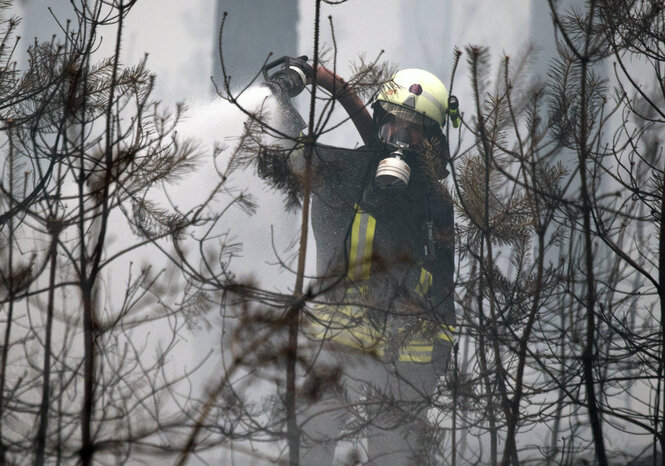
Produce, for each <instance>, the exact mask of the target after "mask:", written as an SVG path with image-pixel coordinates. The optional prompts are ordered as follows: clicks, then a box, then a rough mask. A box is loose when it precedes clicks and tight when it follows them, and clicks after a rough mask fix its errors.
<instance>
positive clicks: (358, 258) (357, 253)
mask: <svg viewBox="0 0 665 466" xmlns="http://www.w3.org/2000/svg"><path fill="white" fill-rule="evenodd" d="M375 230H376V219H375V218H374V217H372V216H371V215H370V214H368V213H367V212H363V211H362V210H361V209H360V208H359V207H358V206H357V205H356V215H355V217H354V218H353V225H352V226H351V250H350V251H349V274H348V275H349V278H350V279H352V280H366V279H368V278H369V275H370V267H371V265H372V244H373V243H374V232H375Z"/></svg>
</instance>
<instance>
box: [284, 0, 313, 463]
mask: <svg viewBox="0 0 665 466" xmlns="http://www.w3.org/2000/svg"><path fill="white" fill-rule="evenodd" d="M320 18H321V0H317V1H316V9H315V13H314V60H313V68H314V70H316V69H317V68H318V65H319V29H320ZM312 79H313V81H312V86H311V87H312V93H311V99H310V108H309V133H308V135H307V138H306V140H305V179H304V186H303V206H302V217H301V222H300V244H299V246H300V247H299V250H298V270H297V274H296V284H295V289H294V295H295V298H296V303H295V304H294V305H293V306H292V307H291V308H290V309H289V311H288V314H287V325H288V329H289V330H288V335H289V340H288V346H287V351H286V430H287V439H288V445H289V462H290V464H291V465H292V466H297V465H298V464H300V428H299V427H298V420H297V416H296V363H297V359H298V332H299V324H300V314H301V312H300V311H301V310H302V306H303V305H304V300H303V285H304V278H305V259H306V256H307V235H308V225H309V204H310V191H311V178H312V154H313V152H314V144H315V142H316V139H315V135H314V134H313V133H312V131H314V125H315V119H314V111H315V106H316V73H314V76H313V77H312Z"/></svg>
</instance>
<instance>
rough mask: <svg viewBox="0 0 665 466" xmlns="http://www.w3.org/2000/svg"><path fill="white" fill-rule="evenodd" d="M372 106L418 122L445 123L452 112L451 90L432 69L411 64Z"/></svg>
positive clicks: (441, 124) (392, 80) (394, 77)
mask: <svg viewBox="0 0 665 466" xmlns="http://www.w3.org/2000/svg"><path fill="white" fill-rule="evenodd" d="M372 106H373V107H374V108H375V110H376V106H379V107H380V108H381V109H383V110H384V111H385V112H387V113H390V114H393V115H396V116H398V117H400V118H402V119H406V120H410V121H413V122H414V123H421V124H422V123H424V124H426V125H428V124H432V125H434V124H437V125H438V126H439V127H442V126H443V125H444V123H445V122H446V115H447V113H448V91H447V90H446V86H444V85H443V83H442V82H441V80H440V79H439V78H437V77H436V76H434V75H433V74H432V73H430V72H428V71H424V70H419V69H415V68H411V69H406V70H401V71H398V72H397V73H396V74H395V75H394V76H393V77H392V79H391V80H390V81H389V82H388V83H386V84H385V85H384V86H383V87H382V88H381V91H380V92H379V95H378V97H377V98H376V100H375V101H374V103H373V105H372ZM423 117H425V118H424V119H423Z"/></svg>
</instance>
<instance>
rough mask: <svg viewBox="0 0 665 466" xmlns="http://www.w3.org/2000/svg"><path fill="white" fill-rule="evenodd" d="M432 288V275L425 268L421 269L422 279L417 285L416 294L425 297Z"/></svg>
mask: <svg viewBox="0 0 665 466" xmlns="http://www.w3.org/2000/svg"><path fill="white" fill-rule="evenodd" d="M431 287H432V274H431V273H429V272H428V271H427V270H425V269H424V268H422V267H421V268H420V279H419V280H418V285H416V293H417V294H418V295H419V296H425V295H426V294H427V292H428V291H429V289H430V288H431Z"/></svg>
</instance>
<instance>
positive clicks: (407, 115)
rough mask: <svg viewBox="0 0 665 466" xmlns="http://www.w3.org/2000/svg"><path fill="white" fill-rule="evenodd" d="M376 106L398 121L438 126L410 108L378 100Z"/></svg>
mask: <svg viewBox="0 0 665 466" xmlns="http://www.w3.org/2000/svg"><path fill="white" fill-rule="evenodd" d="M377 104H379V106H380V107H381V109H382V110H383V111H384V112H386V113H389V114H390V115H394V116H395V117H397V118H399V119H400V120H405V121H410V122H411V123H416V124H419V125H421V126H434V127H438V126H439V124H438V123H437V122H436V121H435V120H433V119H431V118H429V117H427V116H425V115H423V114H422V113H419V112H416V111H415V110H412V109H410V108H407V107H402V106H401V105H397V104H393V103H391V102H385V101H383V100H379V101H378V102H377Z"/></svg>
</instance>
